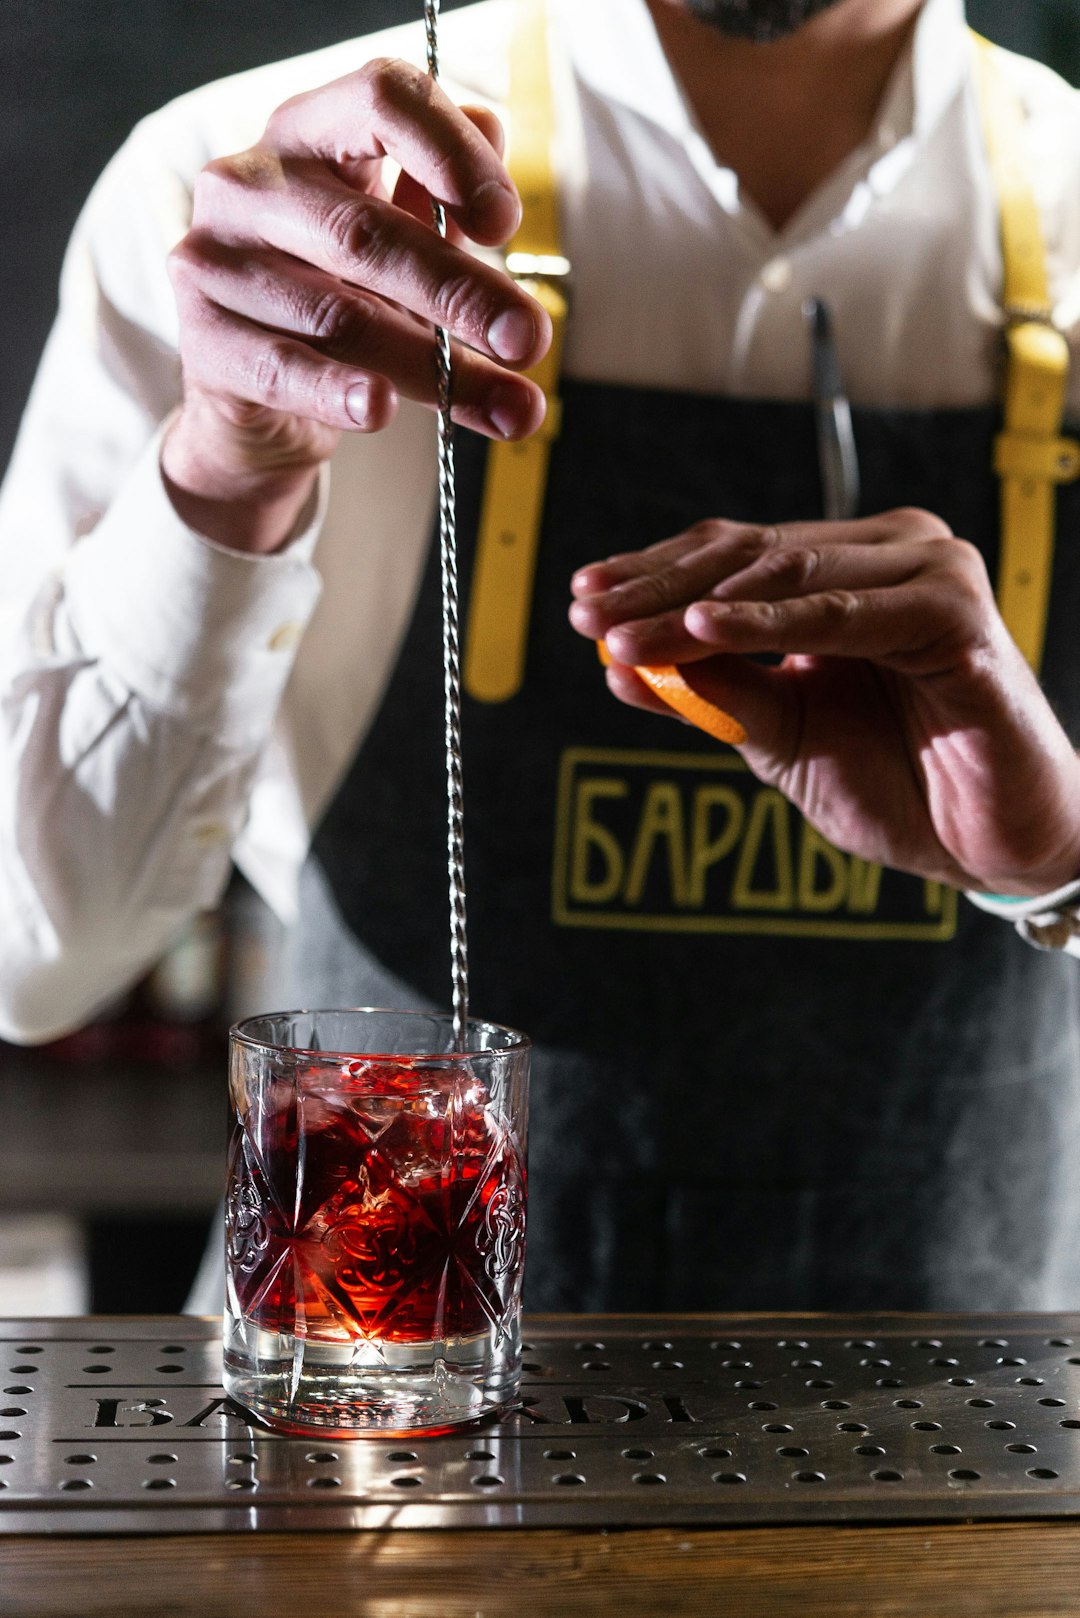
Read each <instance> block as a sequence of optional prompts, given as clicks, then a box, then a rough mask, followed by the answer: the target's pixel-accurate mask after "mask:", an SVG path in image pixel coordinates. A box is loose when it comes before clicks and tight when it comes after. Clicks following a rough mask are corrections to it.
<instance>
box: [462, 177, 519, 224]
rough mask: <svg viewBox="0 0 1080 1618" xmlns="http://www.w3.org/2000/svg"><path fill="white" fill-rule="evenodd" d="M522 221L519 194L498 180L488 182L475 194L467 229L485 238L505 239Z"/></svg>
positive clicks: (470, 206) (470, 204)
mask: <svg viewBox="0 0 1080 1618" xmlns="http://www.w3.org/2000/svg"><path fill="white" fill-rule="evenodd" d="M520 219H521V203H520V202H519V201H518V198H517V193H516V192H514V191H511V190H510V189H509V187H507V186H505V185H501V184H500V183H499V181H498V180H488V181H487V182H486V184H484V185H481V186H479V187H478V188H477V189H476V190H475V191H474V192H473V194H472V199H471V201H470V202H469V212H468V227H467V228H470V229H472V230H478V231H481V232H482V233H483V234H484V235H485V236H503V237H505V236H509V235H510V234H511V233H512V232H513V231H515V230H516V229H517V227H518V223H519V221H520Z"/></svg>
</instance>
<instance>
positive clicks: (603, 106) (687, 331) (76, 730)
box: [0, 0, 1080, 1039]
mask: <svg viewBox="0 0 1080 1618" xmlns="http://www.w3.org/2000/svg"><path fill="white" fill-rule="evenodd" d="M549 10H550V24H551V27H550V33H551V54H552V65H553V73H554V81H555V89H556V98H557V106H558V111H559V124H560V143H561V152H560V166H561V169H562V172H563V175H564V197H563V202H564V212H565V234H566V248H567V251H568V254H569V256H570V258H571V261H572V263H573V270H574V309H573V318H572V324H571V328H570V333H569V340H568V348H567V354H566V363H565V370H566V372H567V374H569V375H571V376H574V377H577V378H580V379H584V380H592V381H605V382H614V383H628V384H638V385H653V386H659V387H669V388H682V389H688V390H692V391H693V390H696V391H701V392H704V393H721V394H734V395H743V396H747V395H754V396H759V397H772V398H787V399H800V398H805V397H807V396H808V395H809V389H810V378H809V356H808V349H807V341H806V335H805V329H804V323H803V317H802V313H801V306H802V302H803V300H804V298H805V297H807V296H808V295H811V294H815V293H824V294H826V295H827V296H828V299H829V302H830V304H831V306H832V309H833V311H834V315H835V320H836V326H837V339H838V347H839V352H840V360H841V365H842V369H843V372H844V375H845V380H846V383H847V388H848V391H849V393H850V395H851V397H852V399H853V400H854V401H855V402H856V403H859V404H866V405H874V404H893V405H902V406H913V407H928V408H929V407H934V406H947V405H971V404H982V403H987V402H990V401H991V400H992V399H993V398H994V396H995V388H996V386H997V367H998V353H999V331H1000V325H1001V315H1000V311H999V304H998V299H999V290H1000V282H1001V261H1000V250H999V246H998V222H997V220H998V216H997V202H996V197H995V195H994V191H993V187H992V184H991V180H990V176H989V172H988V168H987V162H986V157H985V154H984V150H983V145H982V137H981V132H980V128H979V121H978V112H977V108H976V103H975V97H974V91H973V86H972V73H971V48H970V43H969V40H968V36H967V34H966V31H965V28H964V24H963V16H962V8H961V0H927V3H926V6H925V8H924V11H923V13H922V15H921V17H920V20H919V23H918V27H917V30H916V33H915V37H914V43H913V47H912V49H911V51H910V52H909V53H908V54H907V56H906V57H905V59H904V60H903V61H902V62H901V63H900V65H899V67H898V69H897V71H896V73H895V75H894V77H893V80H892V83H891V85H890V87H889V89H888V92H887V94H886V96H885V98H884V101H883V104H882V107H881V110H880V115H879V118H878V120H877V124H876V127H875V129H874V130H873V132H872V134H871V137H870V139H869V140H868V141H867V143H866V144H865V145H864V146H863V147H861V148H860V149H859V150H858V151H856V152H854V153H853V154H852V155H851V156H850V157H849V158H848V159H847V160H846V162H844V163H843V164H842V166H841V168H840V169H839V170H838V171H837V172H836V173H835V174H834V175H833V176H832V177H831V178H830V179H829V180H828V181H827V182H826V183H825V184H824V185H823V186H822V187H821V188H820V189H819V191H818V192H817V193H816V194H815V195H814V196H813V197H811V198H810V199H809V201H808V202H807V203H806V205H805V206H804V207H803V208H802V209H801V210H800V211H799V213H798V214H797V215H796V217H795V218H794V219H793V220H792V221H791V222H790V223H789V224H788V225H787V226H786V227H785V228H784V229H783V230H782V231H780V232H775V231H773V230H772V229H771V228H770V226H769V225H768V224H767V222H766V221H765V220H764V219H763V217H762V216H761V214H760V213H759V212H758V210H757V209H756V208H755V207H754V205H753V203H752V202H751V201H750V200H749V199H747V198H746V197H745V196H743V195H742V194H741V193H740V190H739V187H738V183H737V181H736V178H735V176H734V175H733V174H732V173H731V172H730V171H729V170H727V169H725V168H723V167H722V166H720V165H719V164H717V163H716V161H715V160H714V158H713V157H712V154H711V152H710V150H709V147H708V145H707V143H706V141H705V139H704V137H703V136H702V134H701V132H700V130H699V129H698V127H697V126H696V123H695V120H694V118H693V115H692V113H691V111H690V109H689V107H688V104H687V102H686V99H685V97H684V95H683V94H682V91H681V89H680V87H679V85H678V84H677V82H676V80H675V79H674V77H673V75H672V73H671V70H670V68H669V66H668V64H667V61H666V59H665V57H664V54H663V52H662V50H661V48H660V45H659V42H658V40H657V37H656V34H655V31H654V29H653V25H652V22H651V19H650V17H649V13H648V11H647V9H646V7H645V4H644V0H550V4H549ZM512 21H513V6H512V3H511V0H484V3H482V4H479V5H476V6H474V7H471V8H469V9H467V10H463V11H455V12H453V13H450V14H449V15H448V16H446V18H445V19H444V21H443V24H442V48H441V54H442V61H443V77H444V82H445V85H446V87H447V89H448V90H449V92H450V93H451V94H452V95H453V96H455V98H458V99H469V100H474V101H475V100H478V99H479V100H483V101H486V102H488V103H490V104H491V105H493V106H494V107H495V108H496V109H497V110H499V111H500V112H501V114H502V116H503V117H504V121H505V122H506V123H507V124H508V125H509V124H511V122H512V120H511V119H510V117H509V115H508V114H507V113H506V111H505V109H504V107H503V102H504V99H505V95H506V85H507V46H508V39H509V32H510V28H511V26H512ZM379 54H390V55H401V56H406V57H409V58H411V59H412V60H414V61H417V62H420V63H422V62H423V36H422V31H421V28H420V26H419V25H417V26H410V27H407V28H403V29H395V30H390V31H388V32H385V33H383V34H379V35H374V36H370V37H369V38H367V39H364V40H359V41H351V42H348V43H345V44H341V45H338V46H334V47H332V48H331V49H329V50H324V51H320V52H317V53H315V54H313V55H310V56H306V57H302V58H299V59H296V60H293V61H290V62H285V63H280V64H275V65H273V66H270V67H266V68H262V69H259V70H256V71H255V72H251V73H245V74H241V75H239V76H237V77H235V78H232V79H229V80H226V81H223V82H221V83H218V84H214V85H210V86H207V87H205V88H203V89H200V90H198V91H196V92H194V93H193V94H190V95H187V96H184V97H182V98H181V99H180V100H178V101H176V102H174V103H172V104H171V105H170V106H168V107H166V108H165V109H164V110H162V111H161V112H159V113H157V114H155V115H154V116H153V117H151V118H149V119H147V120H145V121H144V122H143V123H142V124H140V125H139V126H138V128H137V129H136V130H135V131H134V133H133V134H132V136H131V137H130V139H129V140H128V142H127V143H126V144H125V146H124V147H123V149H122V150H121V151H120V153H119V154H118V155H117V157H116V158H115V159H114V160H113V162H112V163H111V164H110V165H109V167H108V169H107V170H106V172H105V174H104V175H103V177H102V179H101V180H100V181H99V183H98V185H97V187H96V188H95V190H94V192H93V193H92V195H91V197H90V199H89V201H88V203H87V206H86V208H85V210H84V213H83V215H82V217H81V219H80V221H79V224H78V226H77V228H76V231H75V234H74V236H73V239H72V242H71V246H70V250H69V253H68V256H67V260H66V263H65V267H64V272H63V279H62V287H61V306H60V312H59V317H58V319H57V323H56V326H55V329H54V331H53V333H52V336H51V338H50V340H49V344H48V346H47V349H46V352H45V355H44V358H43V360H42V365H41V370H40V373H39V376H38V379H37V382H36V384H35V387H34V390H33V394H32V396H31V399H30V402H29V405H28V408H27V412H26V417H25V421H24V424H23V428H22V431H21V433H20V436H19V440H18V443H17V446H16V450H15V454H14V458H13V461H12V465H11V469H10V472H9V476H8V478H7V481H6V484H5V486H4V489H3V492H2V495H0V579H2V580H3V585H2V597H0V648H2V650H0V1035H3V1036H5V1037H9V1038H17V1039H18V1038H21V1039H36V1038H45V1037H48V1036H49V1035H51V1034H53V1033H56V1032H59V1031H61V1030H63V1029H65V1028H69V1027H71V1026H74V1025H76V1024H77V1023H79V1022H80V1021H82V1020H83V1019H84V1018H85V1017H86V1016H87V1015H88V1014H89V1013H91V1012H92V1011H93V1010H94V1008H95V1007H96V1006H98V1005H99V1004H100V1003H101V1002H103V1001H104V1000H106V999H107V998H108V997H110V996H111V995H112V994H114V993H115V992H117V991H118V990H119V989H121V988H123V987H124V986H125V985H126V984H127V983H128V982H129V981H131V980H132V979H133V978H134V977H135V976H136V975H138V973H139V972H140V971H141V970H142V969H143V968H144V967H145V966H146V965H147V964H148V963H149V962H151V961H152V960H153V959H154V958H155V957H156V956H157V955H159V954H160V953H161V951H162V949H163V948H164V947H165V946H166V945H167V944H168V942H169V941H170V939H171V938H172V937H173V935H174V934H175V933H176V931H177V930H178V928H179V927H180V926H181V925H182V923H183V921H184V920H185V919H186V917H187V916H189V915H190V914H191V913H192V912H193V911H194V910H196V909H198V908H200V907H202V906H206V905H211V904H213V903H214V902H215V900H216V898H217V897H218V896H219V894H220V892H221V890H222V888H223V886H224V883H225V881H226V879H227V876H228V871H229V866H230V862H231V860H232V859H234V858H235V860H236V861H237V863H238V864H239V865H240V866H241V868H242V869H243V870H244V871H245V872H246V873H247V875H248V876H249V877H250V878H251V880H252V881H253V882H254V883H255V885H256V886H257V887H258V888H259V889H260V891H261V892H262V893H263V894H264V896H265V897H266V898H267V900H268V901H269V902H270V903H271V904H272V905H273V907H274V908H275V909H276V910H277V912H278V913H279V914H280V915H281V916H282V917H284V918H285V919H288V918H289V917H290V916H291V914H292V912H293V909H294V906H295V891H296V878H297V874H298V871H299V868H300V865H301V863H302V861H303V859H304V856H305V852H306V848H307V840H308V828H309V827H310V825H311V824H312V823H313V821H314V819H315V818H316V817H317V815H318V813H319V810H320V808H321V807H322V806H323V804H324V803H325V802H326V800H327V797H328V795H329V794H330V793H331V792H332V790H333V787H334V784H335V782H336V781H337V779H338V778H339V777H340V775H341V773H342V771H343V770H344V768H345V767H346V765H347V763H348V761H349V759H350V758H351V756H352V755H353V752H354V750H355V747H356V745H357V742H358V740H359V739H360V737H361V735H362V734H363V731H364V727H365V726H366V724H367V723H368V721H369V719H370V718H371V716H372V713H373V711H374V709H375V706H376V704H377V702H378V699H379V696H380V693H381V691H382V689H383V685H384V683H385V680H386V678H387V675H388V672H389V669H390V667H391V666H392V662H393V658H394V655H395V652H396V649H397V647H398V645H399V643H400V638H401V636H402V634H403V632H404V628H405V626H406V623H407V620H408V615H409V611H410V608H411V605H412V601H413V597H414V591H415V587H416V584H417V581H418V577H419V570H420V567H421V564H422V561H423V556H424V551H425V547H426V544H427V540H428V537H429V534H430V529H431V523H432V515H433V506H434V478H435V453H434V425H433V418H432V417H431V416H430V415H429V414H428V413H427V412H426V411H424V410H422V409H420V408H418V407H416V406H410V405H403V406H402V408H401V411H400V414H399V416H398V417H397V419H396V421H395V422H394V424H393V425H392V426H391V427H390V428H389V429H388V430H387V431H386V432H384V433H382V434H380V435H377V436H374V437H366V436H361V435H354V436H347V437H346V438H345V439H343V441H342V443H341V446H340V448H339V450H338V451H337V452H336V454H335V455H334V458H333V462H332V467H331V470H330V475H329V477H328V478H324V480H323V485H322V491H321V497H320V502H319V509H318V510H317V511H316V512H315V513H313V514H310V516H311V520H310V522H309V523H308V524H307V527H306V529H305V532H304V533H303V534H301V535H299V536H298V537H297V539H296V540H295V541H294V542H293V544H292V545H291V546H289V547H288V548H287V549H286V550H285V551H284V552H282V553H280V554H278V555H275V556H272V557H264V558H250V557H244V556H239V555H236V554H234V553H231V552H229V551H226V550H224V549H222V548H219V547H217V546H215V545H213V544H211V543H209V542H208V541H206V540H204V539H202V538H201V537H200V536H198V535H197V534H194V533H192V532H191V531H190V530H188V529H187V528H186V527H185V526H184V524H183V523H182V522H181V521H180V520H179V518H178V517H177V515H176V514H175V512H174V510H173V508H172V506H171V505H170V503H169V501H168V498H167V496H166V495H165V493H164V490H163V487H162V483H161V479H160V475H159V472H158V444H159V438H160V429H161V425H162V423H163V422H164V421H165V419H166V418H167V417H168V416H169V414H170V412H171V411H172V410H173V409H174V408H175V406H176V404H177V403H178V400H179V396H180V376H179V365H178V361H177V355H176V345H177V319H176V311H175V306H174V303H173V298H172V292H171V288H170V285H169V281H168V278H167V275H166V272H165V256H166V254H167V252H168V250H169V248H170V247H171V246H172V245H173V243H174V242H175V241H176V240H177V239H178V238H179V237H180V236H181V235H182V234H183V233H184V231H185V229H186V227H187V222H188V218H189V213H190V198H191V187H192V182H193V180H194V177H195V176H196V174H197V173H198V171H199V170H200V168H201V167H202V166H203V165H204V164H205V163H206V162H207V161H208V160H209V159H210V158H211V157H213V156H215V155H219V154H222V153H225V152H231V151H238V150H241V149H243V148H244V147H246V146H248V145H250V144H251V143H252V142H253V141H255V140H256V139H257V138H258V136H259V134H260V132H261V130H262V128H263V126H264V124H265V121H266V118H267V116H268V114H269V113H270V111H271V110H272V109H273V108H274V107H275V106H276V105H277V104H278V103H279V102H281V101H282V100H284V99H285V98H286V97H287V96H290V95H293V94H295V93H297V92H298V91H301V90H304V89H308V88H313V87H315V86H317V85H319V84H321V83H324V82H326V81H328V80H330V79H332V78H336V77H339V76H340V75H342V74H344V73H347V72H348V71H350V70H351V69H352V68H355V67H356V66H358V65H359V64H361V63H362V62H364V61H365V60H367V59H368V58H369V57H371V56H374V55H379ZM1006 65H1007V72H1008V75H1009V77H1010V79H1011V80H1012V81H1013V82H1014V84H1015V86H1016V88H1017V90H1018V91H1019V94H1020V95H1021V97H1022V99H1023V101H1024V102H1025V104H1026V107H1027V110H1028V114H1029V118H1028V125H1027V139H1028V143H1029V147H1030V153H1029V156H1030V161H1031V169H1032V173H1033V176H1034V179H1035V183H1036V187H1037V192H1038V197H1039V201H1040V204H1041V207H1042V211H1043V216H1044V225H1045V231H1046V236H1047V240H1048V244H1049V269H1050V277H1051V284H1052V287H1053V291H1054V296H1055V299H1056V302H1057V309H1058V317H1059V319H1060V322H1061V324H1062V326H1063V329H1064V330H1065V331H1066V333H1067V335H1068V337H1069V340H1070V344H1071V345H1072V347H1073V349H1074V352H1075V351H1076V349H1077V347H1078V346H1080V97H1078V96H1077V95H1076V93H1075V92H1073V91H1072V90H1070V89H1069V88H1068V86H1066V85H1065V84H1063V83H1062V81H1060V80H1059V79H1057V78H1056V77H1055V76H1054V75H1053V74H1052V73H1050V72H1049V71H1048V70H1047V69H1045V68H1042V67H1040V66H1038V65H1037V64H1034V63H1031V62H1026V61H1023V60H1021V59H1019V58H1008V59H1007V64H1006ZM512 138H513V134H512V128H511V130H510V139H511V144H512ZM1072 406H1073V409H1074V410H1080V366H1076V367H1075V368H1074V372H1073V382H1072ZM702 515H703V516H705V515H715V513H702ZM656 537H657V538H661V537H665V536H661V535H657V536H656ZM568 633H569V630H568ZM433 655H434V654H433Z"/></svg>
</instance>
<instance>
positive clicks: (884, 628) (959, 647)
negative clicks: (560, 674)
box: [616, 540, 999, 675]
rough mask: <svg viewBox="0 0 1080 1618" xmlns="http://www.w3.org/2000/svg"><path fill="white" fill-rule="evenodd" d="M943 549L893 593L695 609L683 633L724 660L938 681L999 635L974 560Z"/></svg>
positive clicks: (840, 592)
mask: <svg viewBox="0 0 1080 1618" xmlns="http://www.w3.org/2000/svg"><path fill="white" fill-rule="evenodd" d="M944 543H947V544H949V545H950V546H952V547H955V549H954V550H953V552H951V553H950V554H949V556H948V557H947V558H941V559H938V560H937V561H936V562H935V563H934V564H932V565H928V566H926V567H924V568H922V569H920V570H919V572H918V573H917V574H916V575H915V576H914V577H913V578H910V579H908V580H904V581H901V582H898V583H897V584H895V585H893V586H886V587H884V588H870V589H859V588H834V589H831V590H826V591H822V592H817V593H811V594H807V595H804V596H792V597H789V598H788V599H786V600H779V601H715V600H709V601H698V602H695V603H694V604H693V605H692V606H690V607H688V608H687V609H686V613H685V617H684V622H685V627H686V629H687V630H688V632H689V633H690V634H691V635H692V636H693V637H694V639H695V640H697V641H698V642H699V644H700V645H701V646H710V647H712V648H713V649H715V650H722V651H725V652H729V653H732V652H738V653H742V654H744V655H745V654H752V653H762V652H775V653H793V652H801V653H808V654H811V655H819V656H820V655H834V656H840V657H862V658H868V659H870V660H871V661H873V662H876V663H880V664H883V665H886V666H890V667H893V668H896V669H898V670H900V671H901V672H904V673H907V674H920V675H927V674H931V673H942V672H945V671H947V670H951V669H953V668H955V667H956V665H957V663H958V661H960V660H961V659H964V658H970V657H971V656H972V655H973V654H974V653H976V652H978V651H979V650H980V649H982V648H983V647H985V646H986V645H987V644H988V643H989V642H990V641H991V639H993V638H996V633H995V632H996V630H997V629H998V627H999V620H998V618H997V613H996V609H995V607H994V600H993V594H992V592H991V591H990V589H989V584H988V582H987V580H986V571H985V568H984V567H983V565H982V559H981V557H979V555H978V552H976V551H974V547H970V546H965V545H964V544H963V542H962V541H959V540H950V541H947V542H944ZM965 553H970V554H965ZM616 655H621V652H620V653H616Z"/></svg>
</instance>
